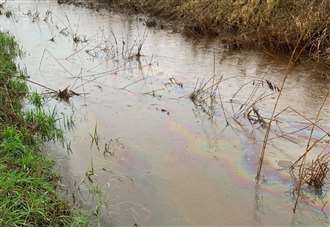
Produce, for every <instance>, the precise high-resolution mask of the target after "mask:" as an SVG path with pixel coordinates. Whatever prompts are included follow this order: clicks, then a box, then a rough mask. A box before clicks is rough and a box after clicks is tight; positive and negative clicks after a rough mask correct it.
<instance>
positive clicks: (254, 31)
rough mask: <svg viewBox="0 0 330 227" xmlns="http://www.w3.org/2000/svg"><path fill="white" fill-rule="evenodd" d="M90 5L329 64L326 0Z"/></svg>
mask: <svg viewBox="0 0 330 227" xmlns="http://www.w3.org/2000/svg"><path fill="white" fill-rule="evenodd" d="M62 1H63V0H62ZM96 1H98V2H100V1H101V2H105V3H108V4H109V5H110V6H111V7H112V8H116V9H119V10H125V11H127V10H129V11H130V12H136V13H145V14H147V15H151V16H157V17H162V18H166V19H167V20H172V21H176V22H180V24H181V25H182V27H183V31H184V32H185V33H186V34H188V35H203V34H211V35H219V36H220V37H223V40H224V42H226V43H227V44H228V46H230V47H233V48H240V47H253V48H266V49H268V50H272V51H276V52H283V53H287V54H291V53H294V58H293V60H294V61H298V59H300V57H301V56H305V57H307V58H308V59H313V60H316V61H325V62H329V61H330V49H329V48H330V1H329V0H313V1H310V0H239V1H234V0H162V1H159V0H94V2H96ZM89 2H91V1H89ZM92 2H93V1H92ZM176 24H177V23H176ZM224 37H225V38H224Z"/></svg>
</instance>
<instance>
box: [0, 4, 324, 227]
mask: <svg viewBox="0 0 330 227" xmlns="http://www.w3.org/2000/svg"><path fill="white" fill-rule="evenodd" d="M5 7H6V9H10V10H12V11H13V16H12V17H10V18H7V17H6V16H5V15H2V16H0V28H1V30H3V31H9V32H10V33H12V34H14V35H15V36H16V39H17V40H18V41H19V43H20V44H21V45H22V48H23V50H24V51H25V54H24V57H23V59H22V60H21V61H20V64H21V66H26V69H27V72H28V74H29V76H30V77H31V80H34V81H37V82H39V83H42V84H45V85H47V86H48V87H51V88H53V89H63V88H65V87H67V86H70V88H71V89H73V90H75V91H76V92H80V93H86V94H85V95H81V96H76V97H73V98H71V100H70V103H64V102H61V101H58V100H55V99H52V98H49V99H47V103H46V105H47V106H49V108H53V107H54V106H56V108H57V110H58V112H59V113H61V112H63V113H65V114H66V115H67V116H73V118H74V119H75V128H74V129H73V130H67V131H66V142H65V146H64V147H63V146H61V145H56V144H55V145H54V144H49V145H48V148H47V149H48V150H50V152H49V153H50V155H51V156H52V157H54V158H55V159H56V160H57V166H58V169H59V171H60V174H61V175H62V176H63V180H62V181H61V183H60V186H59V187H60V188H61V191H62V192H63V194H64V195H66V196H67V198H70V199H71V200H72V201H73V202H74V203H75V204H76V205H77V206H78V207H82V208H84V209H86V210H87V211H88V212H89V213H90V214H91V217H92V220H93V222H95V224H96V223H97V222H99V223H100V224H101V225H102V226H132V225H134V224H138V225H139V226H159V225H167V226H182V225H197V226H219V225H320V226H323V225H324V226H327V225H329V217H328V215H329V204H325V203H326V201H327V200H328V199H329V195H328V186H326V187H325V188H324V190H323V191H322V192H319V193H317V194H316V193H314V192H313V191H312V190H311V189H305V190H304V198H303V199H302V201H301V202H300V203H299V206H298V210H297V213H296V214H295V215H293V213H292V208H293V202H294V197H293V196H292V193H291V191H292V188H293V183H292V182H293V181H292V179H291V178H290V176H289V174H288V170H287V167H288V166H289V165H290V163H291V162H292V161H294V160H295V159H296V158H297V157H298V156H299V154H301V153H302V152H303V151H304V149H305V146H306V142H307V139H308V135H309V132H310V130H309V129H310V128H309V129H304V130H301V131H299V132H298V133H296V134H293V135H291V136H290V137H289V136H288V137H286V138H280V139H279V138H277V139H272V140H271V142H270V144H269V146H268V149H267V153H266V160H265V165H264V168H263V177H262V181H261V183H260V184H259V185H256V184H255V180H254V178H255V175H256V169H257V165H256V164H257V159H258V155H259V152H260V147H261V141H262V139H263V135H264V132H265V129H263V128H262V127H258V125H255V126H254V127H252V126H251V124H250V123H249V122H248V120H247V119H245V118H244V116H240V117H239V118H238V120H237V121H239V122H236V121H235V120H233V117H235V114H234V113H233V112H236V111H238V110H239V109H240V105H241V104H242V103H244V102H245V101H246V100H247V99H248V97H249V94H250V93H251V89H252V90H253V86H255V85H252V88H251V86H250V87H249V88H244V89H242V90H241V92H240V93H239V95H238V96H237V97H235V99H234V100H232V97H233V94H234V93H235V92H236V91H237V90H238V89H239V88H240V87H241V86H242V85H244V84H246V83H247V82H248V81H251V80H268V81H271V83H273V84H275V85H279V84H280V82H281V80H282V78H283V76H284V75H285V73H286V63H285V61H283V62H281V61H278V60H274V59H271V58H270V57H267V56H265V55H264V54H263V53H259V52H253V51H228V50H226V49H225V48H222V46H221V44H220V43H219V42H218V41H216V40H199V41H198V42H197V41H193V40H189V39H185V38H184V37H183V36H181V35H180V34H176V33H173V32H171V31H169V30H159V29H151V28H150V29H149V28H146V27H145V26H144V23H143V18H142V17H137V16H127V15H121V14H113V13H110V12H107V11H103V10H101V11H99V12H96V11H94V10H90V9H84V8H76V7H73V6H66V5H62V6H59V5H58V4H57V3H56V1H30V0H24V1H23V0H22V1H19V0H17V1H9V2H8V3H7V4H6V6H5ZM47 12H48V13H47ZM46 15H48V17H47V16H46ZM46 17H47V18H46ZM45 18H46V19H45ZM139 18H142V20H141V19H139ZM74 34H77V35H76V39H75V41H76V42H75V41H74ZM52 38H53V39H52ZM85 39H86V40H85ZM141 40H143V41H141ZM142 42H143V47H142V51H141V53H142V56H141V57H140V58H138V59H137V58H135V57H131V56H132V55H134V54H135V53H137V49H138V45H139V44H140V43H142ZM327 73H328V72H327V71H324V70H322V69H320V68H318V67H315V66H312V65H301V66H299V67H296V68H295V69H294V70H292V71H290V73H289V77H288V80H287V83H286V86H285V89H284V92H283V97H282V98H281V102H280V106H279V109H283V108H285V107H287V106H291V107H293V108H295V109H296V110H298V111H299V112H301V113H303V114H304V115H305V116H306V117H308V118H311V119H313V118H315V115H316V112H317V110H318V108H319V106H320V105H321V103H322V98H323V97H324V94H325V92H326V90H327V89H329V86H330V81H329V80H328V79H326V74H327ZM214 74H216V75H217V76H216V78H220V77H221V76H222V77H223V78H224V79H223V80H224V82H222V83H221V84H220V86H219V90H220V91H221V95H222V99H223V103H224V105H223V106H224V108H225V111H226V115H225V114H224V113H223V111H222V109H221V108H220V107H219V103H218V104H217V105H216V107H215V110H214V112H213V113H214V114H213V118H212V119H211V118H210V117H209V116H208V115H207V114H205V113H204V112H203V111H201V110H200V109H199V108H198V107H196V106H195V105H194V104H193V103H192V102H191V100H190V98H189V95H190V94H191V93H192V91H193V90H194V87H195V86H196V81H201V80H203V79H204V81H205V80H207V79H209V78H210V76H212V75H214ZM171 78H175V79H174V80H173V79H171ZM226 79H227V80H226ZM174 81H176V82H174ZM181 84H182V86H181ZM264 86H266V85H264ZM31 87H32V89H37V90H39V91H43V90H42V89H41V88H39V87H37V86H33V85H31ZM260 89H261V91H260V92H269V91H267V88H265V87H260ZM274 97H275V96H270V98H269V100H268V101H265V102H262V103H258V108H259V109H261V110H262V112H263V114H265V115H268V116H269V114H270V112H271V108H272V105H273V102H274ZM232 103H234V104H232ZM233 110H234V111H233ZM238 112H239V111H238ZM228 119H229V120H228ZM321 119H322V120H321V121H320V122H319V125H321V126H322V128H324V129H327V130H329V129H330V121H329V119H330V103H329V100H328V101H327V102H326V104H325V107H324V109H323V111H322V114H321ZM226 120H227V121H229V123H230V126H227V127H226ZM280 121H281V122H280V125H281V127H282V130H283V131H284V132H290V131H294V130H299V129H300V128H303V127H306V125H307V124H308V122H306V121H304V119H302V118H299V117H297V116H296V115H295V114H294V113H292V112H288V113H286V114H285V116H283V117H282V118H281V120H280ZM95 131H96V132H97V133H96V134H95V133H94V132H95ZM322 136H324V133H323V132H322V131H320V130H315V133H314V136H313V139H317V138H320V137H322ZM92 137H94V138H95V137H98V139H97V140H98V143H99V149H98V148H97V146H96V145H95V143H94V144H91V141H92ZM273 137H275V133H272V134H271V138H273ZM105 150H107V151H108V152H104V151H105ZM71 151H72V152H71ZM318 152H330V149H329V138H326V139H325V140H324V141H322V143H320V144H319V145H318V146H317V147H316V149H315V152H314V153H315V154H316V153H318ZM315 154H314V155H315ZM312 156H313V155H312ZM86 173H87V174H88V173H89V174H90V177H89V178H90V180H88V177H86ZM92 173H93V174H92ZM83 179H84V180H83ZM91 181H93V183H91ZM98 189H100V191H102V193H101V194H99V193H97V191H98ZM97 207H100V210H101V212H100V215H99V218H96V217H95V214H93V213H95V211H96V210H97Z"/></svg>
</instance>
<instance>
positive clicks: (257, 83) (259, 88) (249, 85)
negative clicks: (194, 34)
mask: <svg viewBox="0 0 330 227" xmlns="http://www.w3.org/2000/svg"><path fill="white" fill-rule="evenodd" d="M287 76H288V73H286V74H285V75H284V77H283V79H282V83H281V85H280V86H278V85H277V84H276V83H274V82H272V81H270V80H268V79H252V80H250V81H247V82H246V83H244V84H243V85H241V86H240V87H238V88H237V90H236V91H235V92H233V93H232V94H231V96H230V97H227V98H226V99H224V95H223V94H222V93H224V92H225V90H224V88H225V87H226V82H228V81H231V80H235V79H237V78H238V77H236V76H233V77H227V78H226V77H223V76H216V75H214V76H212V77H211V78H209V79H208V80H206V81H203V80H202V81H197V82H196V85H195V87H194V90H193V92H192V93H191V94H190V96H189V98H190V99H191V101H192V102H193V103H194V105H195V107H196V108H197V109H199V110H201V111H202V112H203V113H205V114H206V115H207V116H209V118H210V119H214V118H215V117H216V116H219V115H222V117H221V119H225V121H226V125H225V126H224V128H226V127H228V126H230V127H231V128H232V129H233V130H234V131H239V128H240V129H242V131H244V128H246V127H249V128H250V130H251V129H252V130H255V129H260V128H261V129H265V130H266V131H262V133H263V134H264V138H263V140H262V141H261V145H262V148H261V153H260V156H259V163H258V169H257V176H256V179H257V183H259V180H260V178H261V176H262V166H263V163H264V160H265V157H266V151H267V147H268V145H269V143H270V142H271V141H272V140H274V139H281V138H282V139H284V140H286V139H288V141H290V139H289V138H288V136H289V135H290V137H292V136H294V135H295V134H297V133H299V132H300V131H302V130H308V129H310V137H309V139H308V141H307V147H306V150H305V151H304V152H302V155H301V156H299V157H298V158H297V160H296V161H295V162H294V163H293V164H292V166H291V168H289V172H288V173H290V175H291V176H293V183H294V185H295V186H294V188H293V195H294V196H295V204H294V208H293V211H294V212H295V211H296V209H297V205H298V201H299V199H302V194H304V188H305V186H308V187H309V188H313V189H315V191H320V190H322V188H323V187H324V186H325V185H327V184H328V183H329V182H328V178H327V177H328V175H329V164H330V153H328V152H327V151H324V152H321V153H319V154H318V156H317V157H316V158H315V159H314V160H312V161H309V160H310V159H311V158H308V154H309V153H310V152H311V151H312V150H313V149H314V148H316V147H317V145H318V144H320V143H321V142H322V141H323V140H324V139H325V138H330V132H328V131H327V130H325V129H323V128H322V127H321V126H320V125H319V124H318V123H319V122H320V120H321V119H320V115H321V112H322V109H323V107H324V105H325V103H326V101H327V98H328V96H329V92H328V93H327V94H326V95H325V96H324V97H325V98H324V99H323V102H322V104H321V106H320V108H319V110H318V112H317V114H316V118H315V120H311V119H309V118H307V117H306V116H305V115H304V114H302V113H300V112H299V111H297V110H295V109H294V108H292V107H290V106H288V107H286V108H284V109H282V110H280V111H279V110H278V109H277V106H278V104H279V101H280V97H281V95H282V91H283V88H284V86H285V82H286V78H287ZM222 91H223V92H222ZM229 105H230V106H231V107H229ZM265 106H270V107H271V108H272V112H271V113H267V112H265V111H263V109H265ZM230 109H231V111H230ZM288 112H291V113H293V114H295V115H296V116H297V118H302V119H303V121H305V122H306V123H308V124H309V125H308V126H306V127H303V128H301V129H298V130H295V131H291V132H285V131H282V130H281V128H282V126H281V125H282V124H285V122H286V121H287V119H286V115H285V114H286V113H288ZM296 121H298V119H296ZM316 130H317V131H318V132H319V133H321V134H322V136H321V137H320V138H318V139H315V138H314V132H315V131H316ZM270 135H274V136H273V137H271V136H270ZM313 138H314V139H313ZM293 142H294V140H293Z"/></svg>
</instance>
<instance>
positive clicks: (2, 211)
mask: <svg viewBox="0 0 330 227" xmlns="http://www.w3.org/2000/svg"><path fill="white" fill-rule="evenodd" d="M19 54H20V51H19V47H18V45H17V44H16V42H15V40H14V38H13V37H12V36H10V35H9V34H6V33H0V226H6V227H7V226H87V225H88V224H87V220H86V218H85V217H84V216H83V215H82V214H81V213H79V212H78V211H75V210H73V209H72V208H70V207H69V206H68V205H67V204H66V203H65V202H64V201H63V200H62V199H60V198H59V197H58V195H57V194H56V191H55V188H56V182H57V180H58V176H57V175H56V174H55V173H54V172H53V170H52V168H53V162H52V161H50V160H48V159H47V158H45V157H44V156H43V155H42V152H41V145H42V143H43V142H46V141H56V140H59V139H62V138H63V134H62V131H61V130H60V129H59V128H58V126H57V122H56V113H55V111H53V112H51V113H48V112H46V111H45V110H43V108H42V106H43V98H42V97H41V96H40V95H39V94H38V93H36V92H32V93H30V92H29V90H28V87H27V85H26V83H25V81H24V75H23V73H20V72H19V70H18V68H17V66H16V64H15V59H16V58H17V56H18V55H19ZM23 100H28V102H29V105H31V108H29V110H28V111H24V110H23V105H22V103H23Z"/></svg>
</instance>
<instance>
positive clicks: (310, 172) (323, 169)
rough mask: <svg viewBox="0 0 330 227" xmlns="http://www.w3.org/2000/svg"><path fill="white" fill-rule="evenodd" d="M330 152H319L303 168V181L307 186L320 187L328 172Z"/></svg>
mask: <svg viewBox="0 0 330 227" xmlns="http://www.w3.org/2000/svg"><path fill="white" fill-rule="evenodd" d="M329 162H330V153H326V154H319V155H318V156H317V158H316V159H315V160H313V161H312V163H311V164H310V165H309V166H307V167H306V168H305V174H304V175H305V176H304V177H305V179H304V182H306V184H308V185H309V186H313V187H315V188H317V189H321V188H322V187H323V185H324V184H325V181H326V179H327V175H328V173H329Z"/></svg>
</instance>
